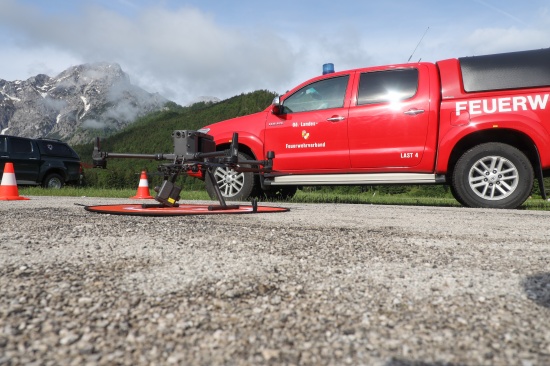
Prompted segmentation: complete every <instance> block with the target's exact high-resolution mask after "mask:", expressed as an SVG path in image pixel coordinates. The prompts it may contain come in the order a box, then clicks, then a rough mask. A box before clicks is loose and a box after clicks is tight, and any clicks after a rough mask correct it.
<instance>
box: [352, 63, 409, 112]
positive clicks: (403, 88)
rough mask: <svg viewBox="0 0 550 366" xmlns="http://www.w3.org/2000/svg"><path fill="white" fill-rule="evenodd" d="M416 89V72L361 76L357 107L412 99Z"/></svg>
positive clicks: (376, 73) (384, 72)
mask: <svg viewBox="0 0 550 366" xmlns="http://www.w3.org/2000/svg"><path fill="white" fill-rule="evenodd" d="M417 89H418V70H417V69H399V70H387V71H375V72H368V73H364V74H361V79H360V80H359V92H358V96H357V105H362V104H373V103H386V102H395V101H399V100H405V99H409V98H412V97H413V96H414V95H415V94H416V91H417Z"/></svg>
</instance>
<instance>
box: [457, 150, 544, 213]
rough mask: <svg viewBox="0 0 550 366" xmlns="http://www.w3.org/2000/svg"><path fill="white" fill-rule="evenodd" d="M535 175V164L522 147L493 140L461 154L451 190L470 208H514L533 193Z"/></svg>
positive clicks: (458, 199)
mask: <svg viewBox="0 0 550 366" xmlns="http://www.w3.org/2000/svg"><path fill="white" fill-rule="evenodd" d="M534 176H535V174H534V172H533V166H532V165H531V163H530V162H529V159H528V158H527V157H526V156H525V154H523V153H522V152H521V151H520V150H518V149H516V148H515V147H512V146H510V145H506V144H502V143H497V142H489V143H485V144H481V145H478V146H475V147H473V148H472V149H470V150H468V151H466V152H465V153H464V154H463V155H462V156H461V157H460V159H459V160H458V162H457V163H456V166H455V169H454V171H453V178H452V190H451V192H453V194H454V195H456V197H457V201H459V202H460V203H462V204H463V205H465V206H468V207H484V208H507V209H514V208H518V207H519V206H521V204H522V203H523V202H525V200H526V199H527V198H528V197H529V195H530V194H531V190H532V189H533V181H534Z"/></svg>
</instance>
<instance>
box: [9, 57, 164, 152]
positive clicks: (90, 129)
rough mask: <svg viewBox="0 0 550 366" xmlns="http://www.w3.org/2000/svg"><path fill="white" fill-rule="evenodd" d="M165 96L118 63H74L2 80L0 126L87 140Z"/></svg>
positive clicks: (113, 128)
mask: <svg viewBox="0 0 550 366" xmlns="http://www.w3.org/2000/svg"><path fill="white" fill-rule="evenodd" d="M167 101H168V100H166V99H165V98H163V97H161V96H160V95H159V94H157V93H155V94H152V93H148V92H147V91H145V90H143V89H141V88H139V87H138V86H136V85H133V84H132V83H131V82H130V77H129V76H128V74H126V73H125V72H124V71H123V70H122V68H121V67H120V65H118V64H116V63H108V62H97V63H89V64H82V65H76V66H72V67H69V68H68V69H66V70H64V71H62V72H61V73H59V74H58V75H57V76H55V77H53V78H52V77H49V76H48V75H44V74H38V75H36V76H33V77H30V78H29V79H27V80H26V81H13V82H9V81H4V80H2V81H1V82H0V131H3V133H5V134H10V135H17V136H25V137H32V138H36V137H54V138H60V139H63V140H65V141H68V142H72V143H80V142H88V140H89V139H91V136H93V135H96V134H98V132H101V133H102V134H109V133H110V132H115V131H117V130H119V129H121V128H123V127H125V126H127V125H128V124H130V123H132V122H133V121H134V120H135V119H136V118H137V117H139V116H142V115H144V114H147V113H150V112H153V111H156V110H160V109H162V108H163V107H164V104H166V102H167ZM98 129H99V130H101V131H97V130H98Z"/></svg>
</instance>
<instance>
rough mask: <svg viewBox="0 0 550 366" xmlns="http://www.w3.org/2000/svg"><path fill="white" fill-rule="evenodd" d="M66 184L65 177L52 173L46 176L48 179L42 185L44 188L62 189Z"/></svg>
mask: <svg viewBox="0 0 550 366" xmlns="http://www.w3.org/2000/svg"><path fill="white" fill-rule="evenodd" d="M64 183H65V182H64V181H63V177H61V176H60V175H59V174H56V173H52V174H49V175H48V176H46V179H44V182H43V183H42V185H43V187H44V188H52V189H60V188H61V187H63V184H64Z"/></svg>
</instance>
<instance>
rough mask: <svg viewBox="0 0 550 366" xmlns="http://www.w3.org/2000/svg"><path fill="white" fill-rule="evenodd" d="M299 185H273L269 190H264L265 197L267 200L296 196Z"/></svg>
mask: <svg viewBox="0 0 550 366" xmlns="http://www.w3.org/2000/svg"><path fill="white" fill-rule="evenodd" d="M297 190H298V186H271V187H270V188H269V190H267V191H262V196H263V198H265V199H267V200H283V201H284V200H288V199H291V198H292V197H294V195H295V194H296V191H297Z"/></svg>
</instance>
